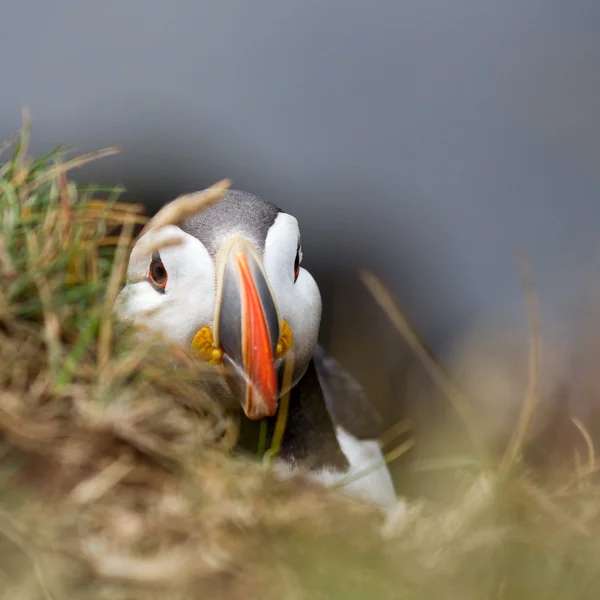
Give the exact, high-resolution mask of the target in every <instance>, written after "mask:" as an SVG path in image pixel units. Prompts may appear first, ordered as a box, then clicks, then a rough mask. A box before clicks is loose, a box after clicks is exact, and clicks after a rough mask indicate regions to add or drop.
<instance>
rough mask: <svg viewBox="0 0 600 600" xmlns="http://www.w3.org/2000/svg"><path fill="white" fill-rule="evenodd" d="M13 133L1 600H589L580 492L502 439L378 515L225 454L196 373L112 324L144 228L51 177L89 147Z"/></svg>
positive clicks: (190, 363) (225, 437) (225, 429)
mask: <svg viewBox="0 0 600 600" xmlns="http://www.w3.org/2000/svg"><path fill="white" fill-rule="evenodd" d="M28 139H29V126H28V124H26V126H25V127H24V129H23V131H22V132H20V135H19V136H18V137H17V138H16V139H15V140H13V143H12V145H11V146H10V148H9V147H8V146H7V148H5V149H4V150H5V151H6V153H8V151H9V149H10V151H11V152H12V155H11V157H10V158H8V159H7V160H6V162H5V163H4V164H2V165H1V166H0V273H1V277H2V281H3V285H2V288H0V336H1V343H0V353H1V359H0V599H2V600H4V599H5V598H6V599H9V598H10V599H19V600H20V599H31V600H33V599H37V598H43V599H61V598H69V599H74V600H79V599H81V600H83V599H88V598H89V599H103V598H110V599H111V600H116V599H123V600H125V599H133V598H144V599H145V598H161V599H162V598H169V599H178V598H181V599H183V598H186V599H187V598H190V599H191V598H211V599H219V598H223V599H233V598H244V599H252V598H261V599H262V598H265V599H269V598H273V599H275V598H277V599H281V598H340V599H351V598H390V599H391V598H407V599H409V598H410V599H412V598H444V599H452V598H456V599H458V598H460V599H465V598H482V597H490V598H529V597H537V598H558V597H569V598H584V597H585V598H588V597H590V598H591V597H592V596H595V591H596V589H597V588H598V586H599V585H600V558H598V557H599V556H600V553H599V551H600V541H598V540H599V538H600V536H598V535H597V534H598V533H600V527H599V525H600V523H599V517H600V502H599V501H598V500H599V498H598V496H597V493H598V490H597V488H595V487H594V486H592V485H591V483H589V481H588V480H587V479H586V477H584V476H581V477H578V478H575V480H573V481H570V482H566V484H565V482H561V485H560V486H554V487H553V488H552V489H548V488H547V486H546V487H544V486H540V485H539V482H535V481H534V480H533V478H532V477H531V476H528V474H527V473H526V472H525V471H524V469H522V468H521V467H519V464H518V461H515V460H513V459H514V456H512V454H514V455H515V456H516V454H517V449H518V448H517V447H516V446H515V449H514V452H513V451H511V461H510V465H509V466H510V468H507V467H506V462H505V461H504V462H503V463H502V464H500V465H499V466H498V467H495V466H491V467H487V468H485V469H483V468H480V469H478V470H477V471H473V470H472V469H470V470H465V471H464V472H461V473H460V476H461V478H462V479H461V482H462V489H463V490H464V493H461V494H458V495H453V496H452V497H450V496H449V497H448V501H447V502H445V503H442V504H438V503H433V502H427V501H422V502H417V503H414V504H407V503H402V502H400V503H399V504H398V507H397V510H396V511H394V512H393V513H392V514H390V515H388V516H386V517H385V518H384V517H382V516H381V515H380V514H379V513H377V512H375V511H374V510H373V509H372V508H370V507H367V506H363V505H362V504H360V503H358V502H355V501H351V500H349V499H346V498H344V497H343V496H342V495H339V494H335V493H333V492H331V491H326V490H324V489H322V488H320V487H318V486H316V485H312V484H311V483H310V482H308V481H307V480H305V479H304V478H302V477H296V478H293V479H290V480H286V481H280V480H278V479H277V478H276V477H275V476H274V475H273V474H272V472H271V471H270V469H269V468H267V466H265V465H263V464H261V463H260V462H258V461H253V460H246V459H245V458H243V457H241V456H233V455H232V453H231V450H232V448H233V445H234V442H235V435H236V422H235V420H234V419H233V418H232V417H230V416H229V415H227V414H226V413H224V412H223V410H222V409H221V408H220V407H219V406H217V405H216V404H215V403H214V402H213V401H212V400H211V398H210V397H209V396H208V395H207V394H206V393H203V391H202V387H203V385H202V384H203V382H204V381H206V380H207V378H209V377H211V371H210V370H209V369H207V368H206V367H205V366H203V365H202V364H201V363H199V362H198V361H196V360H192V359H191V358H190V357H188V356H187V355H186V354H185V353H183V352H182V351H181V350H179V349H176V348H170V347H167V346H166V345H164V344H162V343H161V342H159V341H156V343H153V344H141V343H140V341H139V340H137V339H136V338H135V337H134V336H133V335H132V334H131V332H130V331H128V330H127V329H125V328H119V327H117V326H116V324H115V322H114V320H113V316H112V311H111V309H112V305H113V301H114V298H115V296H116V294H117V292H118V291H119V289H120V285H121V282H122V277H123V275H124V269H125V265H126V261H127V258H128V253H129V250H130V248H131V244H132V239H133V235H134V231H135V229H136V227H139V226H142V225H144V223H145V219H144V217H143V216H142V215H141V211H140V210H139V209H138V208H137V207H135V206H132V205H126V204H121V203H119V202H118V191H117V190H113V191H111V190H101V189H91V188H81V187H79V186H77V185H76V184H75V183H74V182H73V181H72V180H71V179H70V178H69V177H68V173H69V171H70V169H72V168H74V167H77V166H79V165H81V164H83V163H84V162H86V161H87V160H91V159H95V158H98V156H100V155H102V154H106V152H104V153H98V154H97V155H90V156H84V157H81V158H78V159H73V160H65V159H64V157H63V154H64V153H63V150H62V149H60V148H59V149H57V151H55V152H53V153H51V154H50V155H49V156H46V157H43V158H42V159H39V160H33V159H32V158H31V157H29V155H28V153H27V143H28ZM107 152H109V151H107ZM371 284H373V285H374V283H373V281H371ZM515 464H516V465H517V466H515ZM594 469H595V465H594V462H593V455H591V457H590V465H589V470H591V471H593V470H594Z"/></svg>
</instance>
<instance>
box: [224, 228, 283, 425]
mask: <svg viewBox="0 0 600 600" xmlns="http://www.w3.org/2000/svg"><path fill="white" fill-rule="evenodd" d="M230 244H231V245H230V246H228V248H227V254H226V256H225V258H224V263H222V264H223V271H222V275H221V278H220V284H221V286H220V290H219V294H218V295H217V299H218V306H217V314H216V318H215V343H216V344H217V345H219V346H220V347H221V348H223V351H224V356H223V360H224V364H225V366H226V367H227V366H228V367H230V369H229V370H231V371H233V375H229V376H228V377H227V382H228V384H229V386H230V388H231V389H232V391H233V392H234V393H235V394H236V395H237V396H238V397H239V399H240V402H241V405H242V408H243V409H244V412H245V413H246V416H247V417H248V418H250V419H262V418H263V417H272V416H274V415H275V414H276V412H277V404H278V402H277V400H278V396H279V390H278V382H277V374H276V371H275V358H274V355H275V348H276V346H277V341H278V340H279V335H280V327H279V322H280V321H279V315H278V312H277V306H276V304H275V299H274V298H273V294H272V292H271V289H270V287H269V284H268V281H267V277H266V274H265V273H264V270H263V267H262V264H261V261H260V259H259V257H258V255H257V253H256V251H255V249H254V247H253V246H252V244H250V243H249V242H248V241H246V240H244V239H243V238H235V239H234V240H233V241H232V242H231V243H230Z"/></svg>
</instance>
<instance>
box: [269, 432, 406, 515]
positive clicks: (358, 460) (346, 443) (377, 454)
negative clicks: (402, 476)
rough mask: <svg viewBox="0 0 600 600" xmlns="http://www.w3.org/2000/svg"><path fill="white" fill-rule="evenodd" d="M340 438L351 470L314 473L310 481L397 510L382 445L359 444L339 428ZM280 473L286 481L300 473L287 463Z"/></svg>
mask: <svg viewBox="0 0 600 600" xmlns="http://www.w3.org/2000/svg"><path fill="white" fill-rule="evenodd" d="M336 437H337V440H338V443H339V445H340V448H341V449H342V452H343V453H344V455H345V456H346V458H347V459H348V462H349V463H350V468H349V469H348V470H347V471H344V472H340V471H334V470H330V469H323V470H321V471H312V472H309V473H307V474H306V475H307V477H309V478H310V479H312V480H313V481H317V482H318V483H321V484H323V485H325V486H326V487H336V488H338V489H339V490H340V491H341V492H343V493H348V494H351V495H353V496H356V497H357V498H360V499H361V500H364V501H366V502H370V503H373V504H377V505H379V506H380V507H381V508H383V509H385V510H388V509H390V508H391V507H393V506H395V504H396V503H397V501H398V499H397V496H396V492H395V490H394V485H393V483H392V478H391V475H390V472H389V471H388V469H387V466H386V464H385V461H384V457H383V453H382V452H381V447H380V445H379V442H377V441H376V440H366V441H365V440H358V439H357V438H355V437H354V436H352V435H350V434H349V433H348V432H347V431H346V430H345V429H343V428H342V427H339V426H338V427H336ZM276 469H277V471H278V473H279V474H280V475H281V476H283V477H289V476H291V475H293V474H294V473H295V472H297V471H296V469H294V468H293V467H290V466H289V465H287V464H285V463H283V462H279V463H278V464H277V465H276Z"/></svg>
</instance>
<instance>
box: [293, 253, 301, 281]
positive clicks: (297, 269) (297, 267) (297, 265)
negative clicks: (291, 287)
mask: <svg viewBox="0 0 600 600" xmlns="http://www.w3.org/2000/svg"><path fill="white" fill-rule="evenodd" d="M299 275H300V246H298V249H297V250H296V258H295V260H294V283H296V281H297V280H298V276H299Z"/></svg>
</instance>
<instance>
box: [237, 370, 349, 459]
mask: <svg viewBox="0 0 600 600" xmlns="http://www.w3.org/2000/svg"><path fill="white" fill-rule="evenodd" d="M264 421H265V422H266V424H267V440H266V448H269V447H270V445H271V442H272V439H273V433H274V430H275V423H276V422H277V414H276V415H275V416H273V417H269V418H266V419H264ZM260 428H261V425H260V421H251V420H250V419H246V418H243V417H242V421H241V426H240V438H239V442H238V445H239V446H240V447H241V448H243V449H245V450H246V451H248V452H251V453H253V454H255V453H256V451H257V448H258V446H259V438H260ZM278 458H279V459H281V460H283V461H285V462H287V463H289V464H292V465H294V466H304V467H305V468H307V469H308V470H309V471H318V470H320V469H323V468H329V469H335V470H339V471H345V470H346V469H347V468H348V467H349V463H348V460H347V459H346V456H345V455H344V454H343V452H342V450H341V448H340V446H339V443H338V440H337V436H336V431H335V426H334V424H333V421H332V419H331V416H330V414H329V411H328V409H327V405H326V403H325V398H324V396H323V391H322V389H321V385H320V383H319V380H318V377H317V372H316V369H315V365H314V363H313V361H312V359H311V361H310V363H309V365H308V368H307V369H306V372H305V373H304V376H303V377H302V379H301V380H300V381H299V382H298V383H297V384H296V385H295V386H294V387H293V388H292V391H291V393H290V400H289V408H288V416H287V424H286V427H285V432H284V434H283V439H282V440H281V447H280V449H279V454H278Z"/></svg>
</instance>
